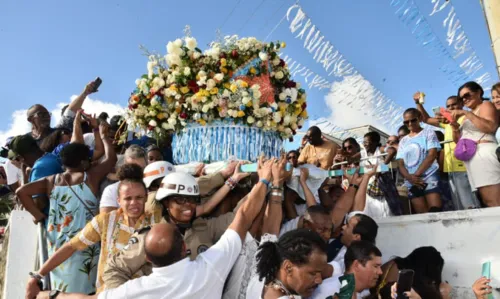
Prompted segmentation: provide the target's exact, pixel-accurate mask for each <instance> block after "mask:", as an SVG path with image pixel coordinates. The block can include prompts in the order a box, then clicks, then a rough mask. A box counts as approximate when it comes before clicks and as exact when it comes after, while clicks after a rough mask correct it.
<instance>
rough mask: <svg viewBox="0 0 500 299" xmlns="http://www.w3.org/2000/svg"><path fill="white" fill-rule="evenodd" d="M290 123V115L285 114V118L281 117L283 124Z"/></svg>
mask: <svg viewBox="0 0 500 299" xmlns="http://www.w3.org/2000/svg"><path fill="white" fill-rule="evenodd" d="M289 123H290V116H289V115H285V118H283V124H284V125H288V124H289Z"/></svg>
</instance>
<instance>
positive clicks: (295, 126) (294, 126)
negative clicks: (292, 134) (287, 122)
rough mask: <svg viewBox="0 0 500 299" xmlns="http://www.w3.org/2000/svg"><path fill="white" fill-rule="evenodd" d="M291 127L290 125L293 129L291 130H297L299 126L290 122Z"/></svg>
mask: <svg viewBox="0 0 500 299" xmlns="http://www.w3.org/2000/svg"><path fill="white" fill-rule="evenodd" d="M291 127H292V129H293V130H295V131H297V129H298V128H299V127H298V126H297V124H292V126H291Z"/></svg>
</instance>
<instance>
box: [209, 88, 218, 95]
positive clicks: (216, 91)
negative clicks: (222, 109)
mask: <svg viewBox="0 0 500 299" xmlns="http://www.w3.org/2000/svg"><path fill="white" fill-rule="evenodd" d="M210 93H211V94H217V93H219V89H218V88H217V87H214V88H212V89H211V90H210Z"/></svg>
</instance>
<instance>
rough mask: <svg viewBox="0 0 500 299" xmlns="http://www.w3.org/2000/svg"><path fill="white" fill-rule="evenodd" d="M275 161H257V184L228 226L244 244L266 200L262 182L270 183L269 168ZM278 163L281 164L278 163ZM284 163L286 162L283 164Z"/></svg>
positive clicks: (264, 187) (265, 189)
mask: <svg viewBox="0 0 500 299" xmlns="http://www.w3.org/2000/svg"><path fill="white" fill-rule="evenodd" d="M275 160H276V159H271V160H268V161H266V162H263V158H262V157H261V158H260V159H259V163H258V170H257V173H258V174H259V178H260V180H259V182H258V183H257V184H256V185H255V186H254V187H253V189H252V191H250V194H248V200H247V201H245V203H243V205H242V206H241V208H240V209H238V211H237V212H236V216H235V217H234V220H233V222H232V223H231V224H230V225H229V228H230V229H232V230H234V231H236V232H237V233H238V234H239V235H240V238H241V240H242V242H244V240H245V236H246V233H247V232H248V229H249V228H250V226H251V225H252V222H253V221H254V219H255V217H257V215H258V214H259V212H260V210H261V208H262V204H263V203H264V200H265V198H266V192H267V188H268V186H267V185H266V184H265V183H264V182H263V180H266V181H268V182H270V181H271V176H272V174H271V167H272V164H273V163H274V162H275ZM280 163H283V162H281V161H280ZM284 163H286V161H285V162H284Z"/></svg>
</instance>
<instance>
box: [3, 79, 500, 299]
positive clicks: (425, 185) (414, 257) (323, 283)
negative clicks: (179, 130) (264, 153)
mask: <svg viewBox="0 0 500 299" xmlns="http://www.w3.org/2000/svg"><path fill="white" fill-rule="evenodd" d="M96 91H97V88H96V83H95V82H91V83H89V84H88V85H87V86H86V87H85V89H84V91H83V92H82V93H81V95H80V96H78V97H77V98H76V99H75V100H73V101H72V102H71V103H70V104H69V105H68V106H67V107H65V109H63V111H62V118H61V121H60V122H59V123H58V124H57V125H56V127H54V128H52V127H51V126H50V123H51V114H50V113H49V112H48V110H47V109H46V108H45V107H44V106H42V105H40V104H36V105H34V106H32V107H30V108H29V109H28V112H27V119H28V121H29V122H30V123H31V125H32V129H31V132H28V133H27V134H25V135H20V136H14V137H13V138H10V139H9V140H8V141H7V144H6V145H5V150H4V151H2V152H3V153H5V155H6V156H7V157H6V158H8V160H7V161H6V163H5V164H3V165H2V168H1V169H0V171H1V174H2V176H1V180H2V181H1V182H0V183H2V184H4V185H6V186H8V188H9V190H10V191H12V192H14V193H15V195H16V198H17V204H18V205H19V206H20V207H21V208H23V209H25V210H26V211H28V212H29V213H30V214H31V215H33V218H34V222H35V224H41V225H42V226H43V228H44V230H45V233H46V234H45V235H46V247H47V251H48V259H47V260H46V261H44V263H43V265H41V266H40V268H39V269H38V270H37V271H33V272H30V273H29V276H28V273H27V277H29V280H28V281H27V287H26V298H27V299H33V298H40V299H41V298H50V299H54V298H58V299H64V298H99V299H104V298H225V299H233V298H252V299H253V298H264V299H268V298H282V299H283V298H320V299H325V298H395V294H396V293H397V285H396V282H397V280H398V273H399V271H400V270H404V269H411V270H413V271H414V273H415V275H414V280H413V285H412V288H411V289H410V290H408V292H407V293H406V294H407V296H408V298H425V299H427V298H431V299H432V298H450V296H451V295H450V294H451V286H450V285H449V284H447V283H446V282H445V281H443V279H442V277H441V274H442V271H443V267H444V264H445V261H444V259H443V257H442V256H441V254H440V252H439V251H438V250H436V248H434V247H420V248H416V249H415V250H413V251H412V252H411V253H410V252H409V254H408V256H406V257H395V258H393V259H391V260H390V261H389V262H387V263H385V264H382V260H381V257H382V254H383V253H382V252H380V250H379V249H378V248H377V247H376V238H377V233H378V225H377V219H380V218H383V217H390V216H399V215H406V214H416V213H432V212H440V211H451V210H462V209H474V208H480V207H494V206H499V205H500V199H499V198H498V195H497V194H499V193H500V162H499V157H498V156H499V151H498V149H497V141H496V139H495V133H496V131H497V129H498V126H499V117H500V114H499V112H498V110H500V84H496V85H494V86H493V88H492V101H489V100H486V99H484V92H483V89H482V88H481V86H479V85H478V84H477V83H475V82H468V83H466V84H464V85H463V86H461V87H460V88H459V90H458V93H457V95H454V96H450V97H449V98H448V99H447V100H446V102H443V104H445V107H446V108H443V109H440V110H437V109H433V110H435V111H433V113H434V115H432V116H431V115H429V113H428V112H427V110H426V109H425V108H424V106H423V105H422V104H421V103H420V101H419V94H420V93H419V92H417V93H416V94H415V95H414V97H413V100H414V101H415V107H412V108H409V109H407V110H406V111H405V112H404V113H403V119H404V121H403V126H402V127H401V128H400V129H399V130H398V131H397V135H391V136H389V137H388V138H387V142H386V144H385V145H382V144H381V136H380V134H378V133H377V132H369V133H367V134H366V135H365V136H364V139H363V142H362V144H360V143H359V142H358V141H357V140H356V139H355V138H348V139H346V140H343V142H342V144H341V145H337V144H336V143H334V142H332V141H330V140H328V139H327V138H325V136H323V134H322V132H321V130H320V129H319V128H318V127H316V126H313V127H310V128H309V129H308V130H307V132H306V134H305V135H304V138H303V140H302V144H301V147H300V148H299V149H297V150H292V151H289V152H288V153H286V155H285V154H283V155H282V156H281V157H261V158H260V159H259V161H258V162H257V164H258V167H257V172H256V173H245V172H242V171H241V167H240V166H241V165H242V164H244V163H246V162H244V161H239V162H238V161H229V162H228V163H226V166H225V167H224V168H223V169H222V170H220V171H219V172H216V173H208V174H207V173H206V172H205V165H204V164H203V163H200V164H199V166H198V167H197V169H196V171H195V173H193V174H188V173H186V172H183V171H180V170H179V169H178V168H176V167H175V166H174V165H173V163H172V148H171V145H170V142H169V141H168V140H167V141H162V143H159V142H158V141H156V140H154V139H152V138H150V137H147V136H143V137H141V138H135V139H132V140H129V141H128V142H126V143H120V142H118V140H119V136H121V135H123V133H124V132H125V130H126V126H125V125H124V119H123V118H122V117H121V116H119V115H117V116H113V117H111V119H110V120H109V122H108V118H109V117H108V115H107V114H105V113H102V114H101V115H99V116H98V117H96V116H95V115H94V116H92V115H89V114H86V113H85V112H84V111H83V110H82V109H81V107H82V104H83V102H84V100H85V98H86V97H87V96H88V95H89V94H91V93H94V92H96ZM465 107H466V108H467V109H465ZM422 123H425V124H427V125H428V126H423V125H422ZM430 126H434V127H436V128H437V129H436V130H434V129H431V128H430ZM443 132H444V134H443ZM289 164H291V166H293V167H292V170H290V169H289V167H287V165H289ZM382 164H385V165H388V166H389V169H390V170H389V171H379V169H380V168H379V167H378V166H380V165H382ZM315 169H323V170H335V169H344V170H345V169H355V171H354V173H353V174H352V173H351V174H349V173H348V172H347V171H345V172H344V174H343V175H342V176H335V177H327V178H326V179H324V180H323V179H321V180H320V181H319V183H318V182H317V179H316V178H314V176H313V172H314V170H315ZM45 277H50V286H46V285H45V286H44V285H43V283H42V281H44V278H45ZM489 282H490V281H489V280H488V279H486V278H480V279H478V280H477V281H476V282H474V285H473V292H474V293H475V295H476V297H477V298H486V297H485V296H487V294H489V293H490V292H491V287H490V286H489ZM471 283H472V282H471ZM47 288H48V289H50V290H51V291H44V289H47Z"/></svg>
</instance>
